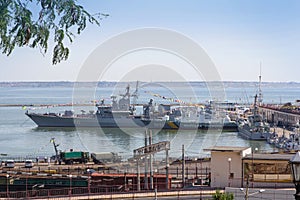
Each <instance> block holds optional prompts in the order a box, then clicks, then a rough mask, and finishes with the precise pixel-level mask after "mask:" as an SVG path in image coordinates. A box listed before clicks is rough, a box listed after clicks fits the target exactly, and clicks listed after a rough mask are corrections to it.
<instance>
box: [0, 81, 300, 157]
mask: <svg viewBox="0 0 300 200" xmlns="http://www.w3.org/2000/svg"><path fill="white" fill-rule="evenodd" d="M134 87H135V86H134V85H132V88H131V92H134V90H135V88H134ZM192 87H193V91H194V94H193V95H191V94H186V93H185V88H184V87H183V88H180V87H179V88H178V91H179V92H177V91H175V92H174V91H170V88H169V89H168V88H167V89H166V88H164V87H163V86H161V84H160V85H148V87H144V88H141V89H140V90H139V93H138V95H139V96H138V98H137V99H135V101H137V102H136V103H147V102H148V101H149V99H150V98H152V99H153V100H154V102H155V103H156V104H159V103H168V102H169V103H174V100H176V99H181V100H182V102H185V103H207V102H208V101H209V100H211V96H210V92H209V91H208V89H207V88H206V87H205V86H203V85H201V86H197V85H196V86H194V85H193V86H192ZM75 90H77V91H78V90H79V91H80V92H79V94H80V95H79V96H80V98H79V97H78V94H76V95H77V96H76V98H75V97H74V94H75V93H74V88H73V87H62V86H55V85H54V86H53V85H52V86H51V87H46V86H45V87H43V86H42V87H41V86H40V87H32V86H18V87H16V86H15V87H0V104H1V105H4V104H5V105H11V104H17V105H20V106H2V107H0V154H1V155H2V156H3V155H5V156H12V157H16V156H21V157H36V156H51V155H54V154H55V152H54V148H53V143H51V142H50V140H51V139H52V138H55V141H56V143H58V144H60V145H59V147H58V149H59V150H62V151H67V150H69V149H74V150H84V151H89V152H112V151H113V152H117V153H119V154H120V155H121V156H122V157H123V158H125V159H127V158H130V157H132V155H133V150H134V149H137V148H139V147H141V146H143V145H144V144H145V143H144V142H145V139H144V129H143V128H141V129H124V130H121V131H120V130H119V129H104V130H102V129H101V128H80V129H76V128H51V129H50V128H38V127H37V126H36V124H34V123H33V122H32V121H31V120H30V119H29V118H28V117H27V116H26V115H25V112H26V110H28V109H29V110H30V112H41V113H44V112H62V111H64V110H68V109H69V110H71V109H72V110H76V112H80V110H87V111H88V110H95V108H94V107H92V106H76V107H67V106H58V105H61V104H69V103H78V104H84V103H91V102H92V101H98V102H100V101H101V99H103V100H104V101H105V103H110V97H111V95H112V94H113V95H116V96H118V95H119V94H124V92H125V88H115V87H113V86H109V87H106V86H102V87H99V88H89V87H83V88H76V89H75ZM224 90H225V94H226V100H228V101H229V102H237V103H242V104H251V103H252V102H253V99H254V95H255V94H256V93H257V85H251V84H249V83H242V84H241V83H239V84H236V85H235V84H230V85H228V84H227V85H226V86H225V87H224ZM86 94H87V95H86ZM91 94H92V96H91ZM299 97H300V90H299V86H298V85H297V84H296V86H295V84H293V86H292V87H291V86H290V85H289V84H278V83H276V84H275V83H274V84H271V83H269V84H267V85H265V87H263V98H264V103H275V104H276V103H286V102H295V100H296V99H297V98H299ZM42 104H43V105H45V104H47V105H52V106H48V107H39V106H28V105H42ZM21 105H27V107H26V108H25V107H22V106H21ZM160 141H170V142H171V150H170V156H171V157H174V158H176V157H180V156H181V148H182V145H185V155H186V156H187V157H205V156H208V154H209V152H208V151H205V149H207V148H209V147H211V146H214V145H218V146H242V147H253V148H258V149H259V151H262V152H266V151H268V152H271V151H277V149H275V148H274V147H273V146H270V145H269V144H267V143H266V142H264V141H248V140H244V139H242V138H240V137H239V136H238V134H237V132H220V131H218V130H210V131H209V132H206V131H201V130H190V131H188V130H185V131H173V130H153V143H156V142H160ZM0 159H1V158H0Z"/></svg>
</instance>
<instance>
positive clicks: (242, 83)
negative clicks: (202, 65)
mask: <svg viewBox="0 0 300 200" xmlns="http://www.w3.org/2000/svg"><path fill="white" fill-rule="evenodd" d="M139 83H140V84H151V83H153V84H163V85H172V86H178V87H185V86H188V85H190V86H200V87H201V86H202V87H206V86H207V85H206V84H207V83H218V84H223V85H224V87H239V86H245V84H247V86H253V87H257V86H258V82H257V81H190V82H176V81H174V82H170V81H166V82H162V81H158V82H142V81H141V82H139ZM182 83H185V84H187V85H182ZM117 84H121V85H123V84H124V85H126V84H131V85H132V86H135V84H136V82H135V81H132V82H113V81H112V82H109V81H101V82H96V81H95V82H74V81H28V82H27V81H8V82H5V81H2V82H0V88H1V87H74V86H75V85H76V87H91V86H98V87H113V86H116V85H117ZM277 85H280V86H282V85H286V86H289V87H300V82H262V87H269V86H275V87H276V86H277Z"/></svg>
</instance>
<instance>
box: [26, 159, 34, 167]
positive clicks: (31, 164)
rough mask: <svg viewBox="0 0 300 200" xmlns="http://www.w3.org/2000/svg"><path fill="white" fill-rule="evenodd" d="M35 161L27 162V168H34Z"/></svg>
mask: <svg viewBox="0 0 300 200" xmlns="http://www.w3.org/2000/svg"><path fill="white" fill-rule="evenodd" d="M32 167H33V161H32V160H25V168H32Z"/></svg>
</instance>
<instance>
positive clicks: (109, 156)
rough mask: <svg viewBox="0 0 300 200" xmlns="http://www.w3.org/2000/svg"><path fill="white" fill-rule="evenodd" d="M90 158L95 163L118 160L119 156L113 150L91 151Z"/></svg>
mask: <svg viewBox="0 0 300 200" xmlns="http://www.w3.org/2000/svg"><path fill="white" fill-rule="evenodd" d="M91 159H92V160H93V162H94V163H95V164H105V163H112V162H120V161H121V156H119V155H118V154H117V153H114V152H101V153H91Z"/></svg>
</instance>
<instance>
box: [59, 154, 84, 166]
mask: <svg viewBox="0 0 300 200" xmlns="http://www.w3.org/2000/svg"><path fill="white" fill-rule="evenodd" d="M59 157H60V160H61V161H63V162H64V163H65V164H73V163H74V162H78V163H87V162H88V161H89V152H84V151H69V152H60V155H59Z"/></svg>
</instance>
